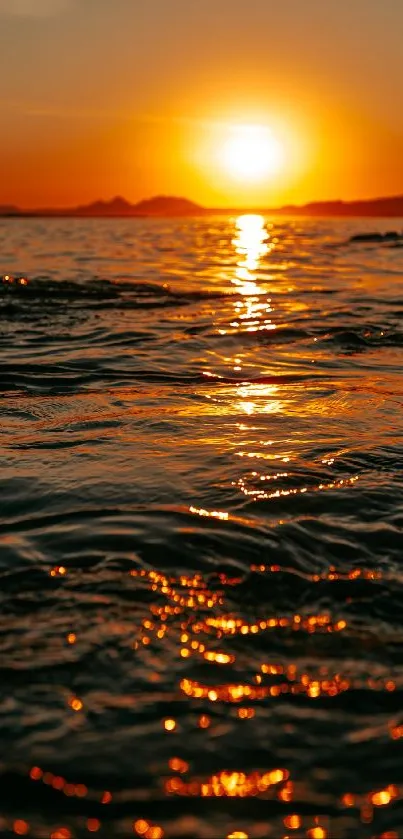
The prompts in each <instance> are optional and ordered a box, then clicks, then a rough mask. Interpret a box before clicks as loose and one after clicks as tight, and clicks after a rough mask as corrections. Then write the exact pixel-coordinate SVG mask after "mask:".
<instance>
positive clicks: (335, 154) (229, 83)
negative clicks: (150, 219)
mask: <svg viewBox="0 0 403 839" xmlns="http://www.w3.org/2000/svg"><path fill="white" fill-rule="evenodd" d="M402 32H403V2H402V0H326V2H324V0H281V2H279V0H275V2H273V0H203V2H200V3H199V2H193V3H192V2H190V1H189V0H144V2H143V0H0V102H1V110H0V131H1V135H0V136H1V155H0V203H9V202H11V203H17V204H19V205H22V206H45V205H53V206H60V205H71V204H76V203H81V202H86V201H91V200H93V199H94V198H98V197H103V198H110V197H112V196H113V195H115V194H123V195H125V196H126V197H127V198H128V199H130V200H132V201H135V200H138V199H140V198H142V197H145V196H149V195H152V194H155V193H170V194H176V195H186V196H187V197H189V198H193V199H194V200H196V201H199V202H201V203H203V204H205V205H209V206H225V205H232V206H234V205H243V206H246V205H248V206H253V205H255V206H259V205H260V206H264V205H266V206H268V205H274V204H280V203H288V202H289V201H292V202H297V203H302V202H304V201H308V200H311V199H315V200H317V199H325V198H329V199H331V198H340V197H341V198H346V199H349V198H364V197H371V196H375V195H385V194H397V193H403V110H402V108H401V107H400V105H401V99H402V94H401V82H402V78H403V50H402V48H401V38H402ZM239 123H242V124H248V123H251V124H255V123H259V124H261V125H264V126H267V127H269V128H270V129H271V130H272V132H273V135H274V136H275V137H276V138H277V139H278V140H279V142H280V143H281V144H282V146H283V149H284V164H283V168H282V170H281V172H277V173H274V174H273V173H272V174H269V175H267V176H265V177H264V178H262V179H261V180H258V181H255V182H253V183H252V182H248V181H245V182H240V181H238V180H237V179H235V178H233V177H232V176H231V175H230V174H229V173H228V172H227V171H226V170H225V167H224V166H223V165H222V161H221V160H220V150H221V149H222V147H223V145H224V144H225V142H226V139H227V138H228V134H229V132H230V131H231V126H233V125H234V124H239Z"/></svg>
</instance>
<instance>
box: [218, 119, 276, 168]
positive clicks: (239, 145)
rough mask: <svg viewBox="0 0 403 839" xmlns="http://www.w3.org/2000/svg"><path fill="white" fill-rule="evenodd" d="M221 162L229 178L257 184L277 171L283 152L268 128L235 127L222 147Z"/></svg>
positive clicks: (259, 126)
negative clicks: (256, 182)
mask: <svg viewBox="0 0 403 839" xmlns="http://www.w3.org/2000/svg"><path fill="white" fill-rule="evenodd" d="M221 162H222V165H223V166H224V167H225V169H226V170H227V171H228V172H229V174H230V175H232V177H233V178H237V179H238V180H242V181H261V180H264V178H265V177H268V176H270V175H275V174H277V172H279V171H280V170H281V168H282V166H283V163H284V149H283V147H282V145H281V143H280V142H279V141H278V140H277V139H276V137H274V136H273V134H272V132H271V131H270V129H269V128H266V127H265V126H263V125H238V126H235V127H234V128H233V129H232V132H231V136H230V137H229V139H228V140H227V142H226V143H225V144H224V147H223V149H222V153H221Z"/></svg>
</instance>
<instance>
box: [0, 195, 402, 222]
mask: <svg viewBox="0 0 403 839" xmlns="http://www.w3.org/2000/svg"><path fill="white" fill-rule="evenodd" d="M242 212H258V213H264V214H265V215H293V216H296V215H298V216H342V217H349V216H350V217H353V216H368V217H370V216H378V217H384V218H388V217H389V218H392V217H395V218H399V217H402V218H403V195H395V196H387V197H384V198H373V199H368V200H360V201H311V202H310V203H308V204H303V205H295V204H289V205H287V206H283V207H268V208H262V207H259V208H255V209H253V208H250V207H249V208H247V209H245V208H240V207H234V208H220V209H217V208H214V209H208V208H206V207H202V206H200V204H196V203H195V202H194V201H190V200H189V199H188V198H180V197H176V196H171V195H156V196H154V197H153V198H146V199H143V200H142V201H138V202H137V204H131V203H130V202H129V201H127V200H126V198H122V197H121V196H119V195H118V196H115V198H112V199H111V200H109V201H103V200H97V201H93V202H92V203H90V204H82V205H79V206H78V207H66V208H61V209H57V208H45V209H43V208H41V209H34V210H24V209H19V208H18V207H15V206H13V205H3V206H1V205H0V216H3V217H4V216H9V217H10V216H11V217H18V216H22V217H27V216H28V217H30V216H40V217H42V218H46V217H51V216H55V217H78V218H81V217H87V218H98V217H105V218H114V217H132V216H133V217H136V216H138V217H141V216H146V217H148V216H151V217H158V216H159V217H162V218H165V217H174V216H178V217H179V216H202V215H228V214H239V213H242Z"/></svg>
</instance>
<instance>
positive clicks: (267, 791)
mask: <svg viewBox="0 0 403 839" xmlns="http://www.w3.org/2000/svg"><path fill="white" fill-rule="evenodd" d="M395 224H396V222H392V224H391V222H390V221H389V222H381V221H377V220H375V221H374V220H372V221H371V222H369V221H367V222H365V221H362V220H354V221H351V222H336V221H333V220H323V221H304V220H297V221H292V220H277V221H273V222H272V223H269V222H267V221H265V220H263V219H262V218H260V217H252V218H250V217H249V218H248V217H247V218H245V217H243V218H240V219H232V220H230V221H228V220H226V219H208V220H192V221H175V222H167V221H140V220H137V221H119V220H116V221H88V222H81V221H70V220H68V221H58V220H50V221H37V220H30V221H21V220H19V221H12V220H10V221H2V222H0V245H1V249H0V253H1V264H0V273H6V272H10V274H12V273H14V274H24V275H25V276H26V277H27V278H28V280H29V283H28V284H27V285H23V284H16V283H12V284H10V283H3V284H2V285H1V286H0V354H1V371H0V396H1V400H0V410H1V440H0V443H1V453H0V454H1V472H0V484H1V518H0V598H1V612H0V614H1V617H0V676H1V679H0V683H1V687H0V743H1V747H2V748H1V756H0V773H1V777H0V811H1V814H2V817H1V822H0V832H1V831H3V832H2V835H7V831H11V832H12V831H13V830H14V831H15V832H16V833H17V834H19V835H24V832H26V831H28V830H29V835H30V836H33V837H50V836H53V837H59V839H65V837H69V836H70V835H71V836H72V837H81V836H90V835H91V833H96V835H99V836H117V837H123V836H129V835H133V831H134V835H137V836H145V837H146V839H160V838H161V837H162V836H163V837H164V838H165V839H172V838H173V837H174V838H175V839H176V837H182V839H184V837H189V839H190V837H195V839H196V837H197V839H198V838H199V837H200V839H202V837H203V839H204V837H205V839H207V837H211V839H215V837H217V839H226V837H228V836H231V837H238V839H241V837H249V839H262V838H263V837H273V839H279V838H280V837H283V836H290V837H292V836H295V837H310V838H311V839H324V837H337V839H339V838H340V839H346V838H347V837H363V838H364V837H373V836H376V837H380V836H382V837H389V839H390V837H401V836H403V803H402V795H403V748H402V747H403V703H402V698H403V648H402V641H403V569H402V547H403V538H402V528H403V477H402V474H403V473H402V465H403V460H402V458H403V420H402V405H403V398H402V397H403V385H402V362H403V352H402V350H403V330H402V316H403V248H399V247H397V246H394V245H393V244H390V243H388V244H386V243H381V244H372V245H371V244H367V243H365V244H359V243H358V244H342V243H345V242H346V240H347V239H348V237H349V236H350V235H351V234H354V233H356V232H358V231H365V230H368V229H371V228H373V229H376V230H386V229H388V228H390V227H391V226H395ZM402 226H403V222H398V223H397V228H399V227H400V228H401V227H402ZM14 835H15V833H14Z"/></svg>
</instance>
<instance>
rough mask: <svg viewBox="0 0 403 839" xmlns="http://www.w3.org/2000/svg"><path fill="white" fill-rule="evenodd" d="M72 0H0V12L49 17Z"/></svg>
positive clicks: (68, 4) (3, 13)
mask: <svg viewBox="0 0 403 839" xmlns="http://www.w3.org/2000/svg"><path fill="white" fill-rule="evenodd" d="M73 1H74V0H0V14H2V15H17V16H20V17H49V16H50V15H56V14H58V13H59V12H61V11H63V9H66V8H67V7H68V6H70V5H71V3H72V2H73Z"/></svg>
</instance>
